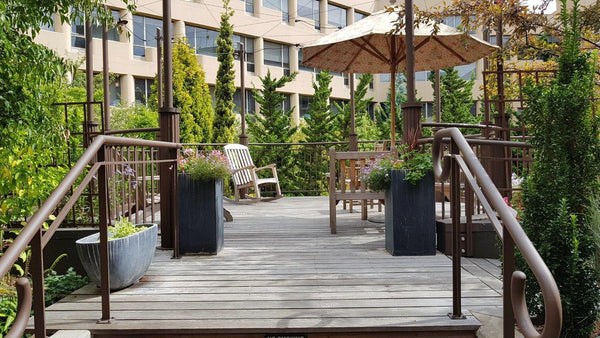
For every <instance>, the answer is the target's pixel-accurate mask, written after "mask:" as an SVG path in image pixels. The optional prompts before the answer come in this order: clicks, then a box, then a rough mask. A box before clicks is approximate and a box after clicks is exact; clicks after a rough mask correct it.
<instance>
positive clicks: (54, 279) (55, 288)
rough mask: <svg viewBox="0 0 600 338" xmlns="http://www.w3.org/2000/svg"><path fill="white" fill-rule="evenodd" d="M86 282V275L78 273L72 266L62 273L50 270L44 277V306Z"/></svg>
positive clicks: (87, 281)
mask: <svg viewBox="0 0 600 338" xmlns="http://www.w3.org/2000/svg"><path fill="white" fill-rule="evenodd" d="M88 283H89V279H88V277H87V276H81V275H78V274H77V272H75V270H73V268H72V267H70V268H69V269H68V270H67V272H66V273H65V274H64V275H59V274H57V273H56V271H50V273H49V274H48V275H47V276H46V277H45V278H44V297H45V300H46V306H50V305H52V304H54V303H56V302H57V301H58V300H60V299H61V298H64V297H65V296H67V295H69V294H71V292H73V291H75V290H77V289H79V288H82V287H84V286H85V285H87V284H88Z"/></svg>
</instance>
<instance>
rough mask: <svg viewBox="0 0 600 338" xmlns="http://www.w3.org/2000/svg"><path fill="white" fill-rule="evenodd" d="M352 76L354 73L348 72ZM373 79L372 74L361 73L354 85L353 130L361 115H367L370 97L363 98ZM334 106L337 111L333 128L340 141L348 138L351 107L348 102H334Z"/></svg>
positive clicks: (358, 125) (359, 121)
mask: <svg viewBox="0 0 600 338" xmlns="http://www.w3.org/2000/svg"><path fill="white" fill-rule="evenodd" d="M350 75H351V76H354V74H350ZM372 81H373V75H372V74H362V75H361V76H360V80H359V82H358V86H356V90H355V91H354V113H355V121H356V122H355V123H356V125H355V130H358V129H359V128H360V123H361V121H364V120H363V119H362V116H363V115H365V114H367V115H368V110H367V107H368V104H369V102H371V100H372V98H367V99H365V96H366V95H367V92H368V90H369V84H370V83H371V82H372ZM334 105H335V107H336V108H337V110H338V111H339V113H338V114H337V115H336V118H335V129H336V134H337V138H338V140H340V141H343V140H348V139H349V138H350V119H351V115H352V109H351V108H352V107H351V105H350V103H344V104H341V105H340V104H338V103H337V102H335V103H334Z"/></svg>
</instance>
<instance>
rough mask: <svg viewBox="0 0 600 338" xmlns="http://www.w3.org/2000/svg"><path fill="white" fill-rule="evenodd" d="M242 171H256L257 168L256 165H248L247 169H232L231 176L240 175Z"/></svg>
mask: <svg viewBox="0 0 600 338" xmlns="http://www.w3.org/2000/svg"><path fill="white" fill-rule="evenodd" d="M242 170H256V166H255V165H247V166H245V167H241V168H237V169H231V175H233V174H235V173H238V172H240V171H242Z"/></svg>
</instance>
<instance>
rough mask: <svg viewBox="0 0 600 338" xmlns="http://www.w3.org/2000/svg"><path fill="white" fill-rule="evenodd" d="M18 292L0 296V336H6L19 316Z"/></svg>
mask: <svg viewBox="0 0 600 338" xmlns="http://www.w3.org/2000/svg"><path fill="white" fill-rule="evenodd" d="M17 305H18V300H17V295H16V292H13V293H11V294H4V295H2V296H0V337H4V336H6V334H7V333H8V330H10V326H11V325H12V323H13V322H14V321H15V318H16V316H17Z"/></svg>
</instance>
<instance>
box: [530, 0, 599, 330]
mask: <svg viewBox="0 0 600 338" xmlns="http://www.w3.org/2000/svg"><path fill="white" fill-rule="evenodd" d="M572 3H573V9H572V12H571V13H570V14H569V13H568V11H567V0H562V1H561V7H562V10H561V11H562V13H561V17H562V20H563V28H564V31H565V35H564V41H563V52H562V54H561V55H560V57H559V60H558V64H559V68H558V73H557V77H556V79H554V80H553V82H552V83H550V84H549V85H542V84H540V85H532V86H529V87H527V88H526V90H525V94H527V97H528V98H529V100H528V107H527V109H526V110H525V111H524V112H523V114H524V118H525V120H526V122H527V123H528V124H529V125H528V126H529V130H530V131H531V132H532V134H533V138H532V141H531V142H532V144H533V146H534V152H535V153H534V154H535V162H534V164H533V168H532V170H531V173H530V174H529V176H528V177H527V179H526V180H525V183H524V187H523V206H524V209H523V218H522V225H523V228H524V230H525V231H526V232H527V234H528V236H529V239H530V240H531V241H532V242H533V244H534V245H535V247H536V248H537V249H538V251H539V253H540V256H541V257H542V259H543V260H544V262H546V264H547V265H548V268H549V269H550V271H551V272H552V274H553V276H554V279H555V280H556V284H557V285H558V288H559V290H560V294H561V302H562V309H563V326H562V331H561V337H582V338H583V337H585V338H587V337H590V335H591V333H592V332H593V330H594V324H595V322H596V320H597V319H598V314H599V305H598V304H600V288H598V283H599V282H600V276H599V274H598V271H597V270H594V259H595V258H596V257H597V256H598V253H599V243H598V240H597V238H594V237H595V236H598V224H599V223H600V211H599V205H598V203H599V202H598V197H599V196H600V187H599V184H598V173H599V172H600V164H599V163H600V161H599V158H600V149H599V144H598V137H599V129H598V119H597V116H595V114H594V113H593V111H592V98H593V96H594V63H593V62H592V61H591V60H590V59H591V56H590V55H589V54H588V53H583V52H581V51H580V34H581V30H580V27H579V22H578V18H579V13H578V5H579V1H578V0H574V1H573V2H572ZM519 261H520V264H519V265H520V266H519V268H520V269H522V270H523V271H525V273H526V275H527V283H526V285H527V288H526V293H527V302H528V310H529V311H530V313H532V316H537V317H543V315H544V303H543V301H542V297H541V290H540V287H539V285H538V284H537V283H536V282H535V278H534V277H533V274H532V273H531V270H529V269H528V267H527V265H526V264H525V262H524V261H523V259H520V260H519Z"/></svg>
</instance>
